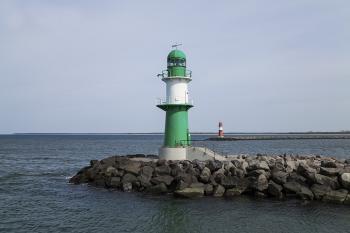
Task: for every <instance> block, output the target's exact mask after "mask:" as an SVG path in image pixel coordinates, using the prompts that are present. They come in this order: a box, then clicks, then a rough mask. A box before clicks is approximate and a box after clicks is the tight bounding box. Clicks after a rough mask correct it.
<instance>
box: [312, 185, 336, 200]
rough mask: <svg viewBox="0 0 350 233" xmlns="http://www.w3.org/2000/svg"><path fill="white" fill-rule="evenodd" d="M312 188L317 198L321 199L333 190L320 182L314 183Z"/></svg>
mask: <svg viewBox="0 0 350 233" xmlns="http://www.w3.org/2000/svg"><path fill="white" fill-rule="evenodd" d="M310 189H311V191H312V192H313V194H314V197H315V199H316V200H321V199H322V198H323V196H324V195H325V194H326V193H327V192H329V191H331V190H332V189H331V187H329V186H326V185H320V184H314V185H312V186H311V188H310Z"/></svg>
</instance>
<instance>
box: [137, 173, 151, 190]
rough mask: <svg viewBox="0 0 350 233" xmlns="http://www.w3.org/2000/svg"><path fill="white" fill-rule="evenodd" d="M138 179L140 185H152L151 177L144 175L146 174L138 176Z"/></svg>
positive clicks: (145, 186) (146, 186)
mask: <svg viewBox="0 0 350 233" xmlns="http://www.w3.org/2000/svg"><path fill="white" fill-rule="evenodd" d="M137 180H138V181H139V182H140V185H141V186H142V187H144V188H148V187H149V186H151V185H152V184H151V182H150V180H151V178H150V177H148V176H146V175H144V174H141V175H140V176H138V177H137Z"/></svg>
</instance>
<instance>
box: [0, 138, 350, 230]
mask: <svg viewBox="0 0 350 233" xmlns="http://www.w3.org/2000/svg"><path fill="white" fill-rule="evenodd" d="M207 137H208V135H193V136H192V138H193V139H194V140H196V141H194V144H198V145H200V146H207V147H209V148H210V149H212V150H215V151H217V152H218V153H222V154H225V155H233V154H246V155H255V154H257V153H260V154H271V155H278V154H294V155H297V154H298V155H310V154H314V155H324V156H332V157H335V158H339V159H344V158H350V140H346V139H343V140H342V139H339V140H330V139H323V140H265V141H229V142H213V141H202V140H204V139H205V138H207ZM162 138H163V136H162V135H152V134H150V135H128V134H125V135H0V232H240V233H244V232H249V233H255V232H268V233H275V232H276V233H277V232H283V233H284V232H296V233H300V232H305V233H311V232H324V233H329V232H336V233H342V232H344V233H345V232H350V206H345V205H336V204H326V203H320V202H310V203H303V202H301V201H299V200H288V201H278V200H273V199H255V198H250V197H245V196H242V197H237V198H233V199H225V198H213V197H203V198H198V199H177V198H173V197H172V196H167V195H163V196H151V195H147V194H142V193H123V192H120V191H110V190H107V189H103V188H96V187H91V186H89V185H86V184H85V185H72V184H69V183H68V180H69V178H70V177H71V176H73V175H74V174H75V173H76V172H77V171H78V170H79V169H80V168H82V167H84V166H87V165H88V164H89V161H90V160H92V159H103V158H105V157H108V156H112V155H125V154H138V153H140V154H157V151H158V148H159V147H160V146H161V144H162Z"/></svg>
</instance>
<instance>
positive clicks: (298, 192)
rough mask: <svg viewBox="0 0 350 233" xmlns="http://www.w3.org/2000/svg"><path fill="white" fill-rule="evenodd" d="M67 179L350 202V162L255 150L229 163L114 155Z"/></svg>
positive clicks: (183, 193) (185, 193) (182, 192)
mask: <svg viewBox="0 0 350 233" xmlns="http://www.w3.org/2000/svg"><path fill="white" fill-rule="evenodd" d="M69 182H70V183H73V184H81V183H88V184H90V185H93V186H98V187H104V188H109V189H116V190H121V191H124V192H131V191H136V192H145V193H152V194H172V195H174V196H177V197H184V198H194V197H201V196H204V195H205V196H214V197H227V198H229V197H234V196H238V195H252V196H255V197H259V198H277V199H286V198H299V199H301V200H305V201H311V200H320V201H325V202H334V203H343V204H350V194H349V190H350V160H337V159H334V158H329V157H320V156H288V155H281V156H267V155H260V154H259V155H257V156H232V157H230V158H229V160H228V161H215V160H209V161H197V160H195V161H165V160H159V159H157V158H155V157H147V156H143V155H137V156H112V157H108V158H105V159H102V160H100V161H98V160H91V161H90V165H89V166H87V167H84V168H82V169H81V170H80V171H79V172H78V173H77V174H76V175H75V176H73V177H72V178H71V179H70V180H69Z"/></svg>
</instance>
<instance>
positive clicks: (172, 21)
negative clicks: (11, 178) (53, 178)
mask: <svg viewBox="0 0 350 233" xmlns="http://www.w3.org/2000/svg"><path fill="white" fill-rule="evenodd" d="M175 42H180V43H182V44H183V46H182V47H181V49H182V50H183V51H184V52H185V53H186V55H187V65H188V69H190V70H192V72H193V81H192V82H191V83H190V87H189V88H190V89H189V91H190V96H191V97H190V98H192V99H193V100H194V105H195V107H194V108H192V109H191V110H190V112H189V118H190V130H191V131H216V130H217V124H218V121H223V123H224V129H225V131H232V132H263V131H270V132H271V131H273V132H277V131H310V130H312V131H338V130H349V129H350V1H348V0H344V1H337V0H328V1H322V0H315V1H307V0H304V1H299V0H293V1H281V0H274V1H273V0H264V1H261V0H256V1H247V0H242V1H203V0H201V1H189V0H187V1H164V0H163V1H129V0H128V1H97V0H96V1H86V0H84V1H70V0H67V1H61V0H60V1H58V0H57V1H14V0H10V1H6V0H1V1H0V133H13V132H48V133H53V132H58V133H62V132H77V133H86V132H91V133H103V132H106V133H113V132H116V133H118V132H161V131H163V128H164V118H165V113H164V112H163V111H162V110H160V109H158V108H156V106H155V105H156V99H157V98H158V97H164V96H165V84H164V83H163V82H162V81H161V80H160V79H158V78H157V77H156V74H158V73H160V72H161V70H163V69H166V56H167V54H168V52H169V51H170V49H171V45H172V44H173V43H175Z"/></svg>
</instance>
